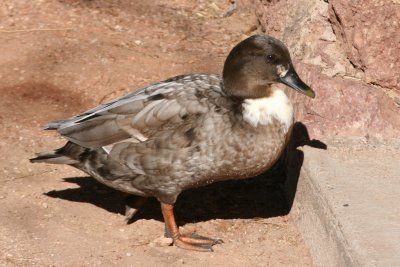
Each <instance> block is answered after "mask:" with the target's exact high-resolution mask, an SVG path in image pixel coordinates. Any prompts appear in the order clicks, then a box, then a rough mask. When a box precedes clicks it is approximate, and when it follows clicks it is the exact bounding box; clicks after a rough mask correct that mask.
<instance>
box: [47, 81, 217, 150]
mask: <svg viewBox="0 0 400 267" xmlns="http://www.w3.org/2000/svg"><path fill="white" fill-rule="evenodd" d="M184 78H185V76H183V80H181V81H180V80H179V79H175V80H173V79H171V80H167V81H164V82H160V83H158V84H154V85H151V86H148V87H145V88H143V89H141V90H139V91H137V92H134V93H130V94H128V95H126V96H124V97H121V98H119V99H116V100H114V101H111V102H109V103H106V104H103V105H100V106H98V107H95V108H93V109H91V110H88V111H86V112H83V113H81V114H79V115H77V116H74V117H71V118H69V119H66V120H60V121H54V122H50V123H48V124H46V125H45V127H44V128H45V129H56V130H58V132H59V133H60V134H61V135H63V136H64V137H66V138H67V139H68V140H70V141H72V142H74V143H76V144H79V145H81V146H83V147H88V148H97V147H101V146H107V145H110V144H113V143H116V142H120V141H122V140H125V139H129V138H134V139H136V140H138V141H145V140H146V139H147V138H148V137H149V136H146V135H147V134H149V130H148V129H149V128H152V129H153V130H154V128H158V127H160V126H162V125H163V124H165V123H167V122H169V121H174V120H176V119H177V118H181V117H183V116H185V115H187V114H195V113H205V112H207V111H208V110H209V106H208V103H207V101H203V100H205V99H203V100H202V99H200V98H198V97H196V95H195V93H196V90H198V89H199V88H198V87H195V88H193V85H192V84H189V85H188V83H187V82H185V80H184ZM213 79H214V80H215V79H216V78H215V77H213ZM206 82H208V81H206ZM200 90H203V89H201V88H200Z"/></svg>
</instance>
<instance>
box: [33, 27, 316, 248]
mask: <svg viewBox="0 0 400 267" xmlns="http://www.w3.org/2000/svg"><path fill="white" fill-rule="evenodd" d="M279 83H281V84H285V85H286V86H288V87H290V88H292V89H294V90H296V91H297V92H299V93H302V94H304V95H306V96H308V97H311V98H314V97H315V92H314V91H313V90H312V89H311V88H310V87H309V86H308V85H307V84H305V83H304V82H303V81H302V80H301V79H300V77H299V76H298V74H297V73H296V71H295V69H294V66H293V63H292V60H291V57H290V54H289V51H288V48H287V47H286V46H285V45H284V44H283V43H282V42H281V41H280V40H278V39H276V38H274V37H271V36H268V35H263V34H257V35H253V36H250V37H248V38H246V39H244V40H242V41H241V42H239V43H238V44H237V45H236V46H234V47H233V48H232V50H231V51H230V53H229V54H228V56H227V58H226V60H225V63H224V66H223V71H222V75H217V74H202V73H199V74H187V75H180V76H176V77H172V78H169V79H167V80H164V81H161V82H158V83H155V84H152V85H149V86H146V87H144V88H141V89H139V90H137V91H134V92H132V93H129V94H127V95H125V96H123V97H120V98H117V99H115V100H113V101H110V102H107V103H105V104H101V105H99V106H97V107H95V108H93V109H90V110H88V111H85V112H83V113H80V114H78V115H76V116H73V117H70V118H67V119H62V120H57V121H52V122H49V123H47V124H46V125H44V129H45V130H55V131H57V132H58V133H59V134H60V135H61V136H63V137H64V138H65V139H66V141H67V142H66V144H65V146H63V147H61V148H58V149H55V150H52V151H49V152H43V153H38V154H36V157H35V158H32V159H30V161H31V162H33V163H38V162H44V163H52V164H67V165H70V166H72V167H75V168H78V169H80V170H82V171H83V172H85V173H87V174H89V175H90V176H92V177H93V178H94V179H96V180H97V181H99V182H100V183H103V184H105V185H106V186H109V187H111V188H113V189H116V190H119V191H122V192H125V193H127V194H129V195H135V196H138V199H139V201H138V203H139V204H138V205H136V206H135V205H133V207H132V210H131V211H130V213H135V212H134V211H135V210H136V208H138V206H140V203H143V202H144V201H143V199H145V198H148V197H155V198H156V199H157V200H158V201H159V202H160V205H161V211H162V215H163V219H164V223H165V233H166V235H167V236H168V237H170V238H172V240H173V244H174V245H175V246H177V247H179V248H183V249H187V250H192V251H213V249H212V247H213V246H214V245H216V244H219V243H221V242H222V240H220V239H214V238H209V237H204V236H200V235H197V234H191V235H190V234H182V233H181V232H180V230H179V227H178V226H177V223H176V220H175V216H174V204H175V202H176V200H177V197H178V195H179V194H180V193H181V192H182V191H184V190H187V189H190V188H194V187H199V186H203V185H207V184H210V183H214V182H217V181H224V180H233V179H246V178H250V177H254V176H256V175H258V174H261V173H263V172H265V171H266V170H268V169H269V168H271V167H272V166H273V164H274V163H275V162H276V161H277V160H278V158H279V157H280V155H281V154H282V152H283V150H284V149H285V147H286V144H287V143H288V140H289V138H290V135H291V129H292V126H293V123H294V112H293V110H294V107H293V105H292V104H291V102H290V100H289V98H288V97H287V95H286V94H285V92H284V90H282V89H281V87H279V86H278V84H279Z"/></svg>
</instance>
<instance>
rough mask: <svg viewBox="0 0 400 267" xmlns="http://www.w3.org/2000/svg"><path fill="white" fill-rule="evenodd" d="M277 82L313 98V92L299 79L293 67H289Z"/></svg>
mask: <svg viewBox="0 0 400 267" xmlns="http://www.w3.org/2000/svg"><path fill="white" fill-rule="evenodd" d="M279 81H280V82H281V83H283V84H286V85H287V86H290V87H292V88H293V89H294V90H296V91H298V92H300V93H302V94H304V95H306V96H309V97H311V98H314V97H315V92H314V91H313V90H312V89H311V88H310V87H309V86H308V85H307V84H305V83H304V82H303V81H302V80H301V79H300V77H299V75H297V73H296V72H295V71H294V69H293V67H290V68H289V70H288V71H287V72H286V74H285V76H283V77H280V78H279Z"/></svg>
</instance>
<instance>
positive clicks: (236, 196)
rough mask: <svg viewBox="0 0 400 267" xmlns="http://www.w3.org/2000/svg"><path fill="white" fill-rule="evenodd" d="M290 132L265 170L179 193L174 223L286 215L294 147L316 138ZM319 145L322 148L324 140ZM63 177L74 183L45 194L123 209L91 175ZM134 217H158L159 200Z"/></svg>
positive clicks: (296, 169) (121, 198)
mask: <svg viewBox="0 0 400 267" xmlns="http://www.w3.org/2000/svg"><path fill="white" fill-rule="evenodd" d="M293 136H294V137H295V138H293V139H292V140H293V141H292V142H291V143H290V144H289V146H288V149H287V150H288V151H287V152H286V153H285V155H284V156H282V158H281V159H280V160H279V161H278V163H277V164H276V165H275V167H274V168H272V169H271V170H270V171H268V172H266V173H264V174H262V175H260V176H258V177H255V178H251V179H246V180H239V181H225V182H218V183H214V184H211V185H208V186H204V187H200V188H195V189H190V190H187V191H185V192H183V193H182V194H181V195H180V196H179V198H178V201H177V203H176V205H175V213H176V217H177V220H178V223H179V224H180V225H183V224H185V223H190V222H198V221H207V220H210V219H218V218H219V219H236V218H243V219H244V218H257V217H258V218H268V217H274V216H281V215H285V214H287V213H288V212H289V211H290V209H291V206H292V203H293V199H294V196H295V193H296V188H297V182H298V178H299V173H300V168H301V165H302V163H303V153H302V152H301V151H300V150H297V149H295V148H296V147H298V146H299V145H305V144H312V142H314V143H315V142H317V143H318V141H315V140H313V141H310V140H309V138H308V134H307V130H306V128H305V127H304V125H302V124H297V125H296V127H295V128H294V132H293ZM318 144H320V143H318ZM320 147H322V148H323V147H324V146H323V144H322V145H320ZM325 148H326V146H325ZM64 181H66V182H68V183H74V184H77V185H79V187H78V188H72V189H71V188H69V189H65V190H59V191H50V192H48V193H45V194H46V195H47V196H50V197H54V198H62V199H65V200H69V201H75V202H85V203H92V204H93V205H96V206H97V207H100V208H103V209H105V210H107V211H110V212H113V213H119V214H124V212H125V198H126V196H127V195H126V194H124V193H121V192H118V191H116V190H113V189H111V188H109V187H107V186H104V185H102V184H100V183H98V182H97V181H96V180H94V179H93V178H90V177H72V178H65V179H64ZM283 185H284V186H283ZM282 188H285V190H283V189H282ZM138 219H156V220H159V221H163V218H162V215H161V211H160V205H159V202H158V201H157V200H156V199H153V198H150V199H149V200H148V201H147V202H146V204H145V205H144V206H143V207H142V208H141V209H140V211H139V212H138V214H136V215H135V217H134V220H138Z"/></svg>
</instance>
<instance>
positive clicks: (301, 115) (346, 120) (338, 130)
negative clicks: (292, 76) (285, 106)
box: [288, 64, 400, 138]
mask: <svg viewBox="0 0 400 267" xmlns="http://www.w3.org/2000/svg"><path fill="white" fill-rule="evenodd" d="M297 68H298V69H299V71H298V72H299V75H300V76H301V77H303V79H304V80H305V81H307V83H308V84H309V85H310V86H311V87H312V88H313V89H314V90H315V91H316V98H315V99H309V98H307V97H306V96H303V95H301V94H299V93H297V92H295V91H293V90H290V91H288V92H289V96H290V98H291V99H292V101H293V102H294V103H295V105H296V119H297V120H298V121H302V122H303V123H304V124H305V125H306V126H307V128H308V131H309V134H310V136H311V138H318V137H321V136H325V137H326V136H330V137H332V136H338V135H340V136H370V137H379V138H388V137H391V138H396V137H397V138H398V137H399V136H400V119H399V111H400V110H399V108H398V107H397V106H396V105H395V104H394V102H393V101H392V99H391V98H390V97H388V96H387V95H386V94H385V93H384V92H383V91H382V90H379V89H377V88H375V87H374V86H371V85H367V84H363V83H360V82H358V81H355V80H347V79H341V78H331V77H328V76H326V75H324V74H322V73H321V72H320V71H319V70H318V67H315V66H312V65H307V64H297Z"/></svg>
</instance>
